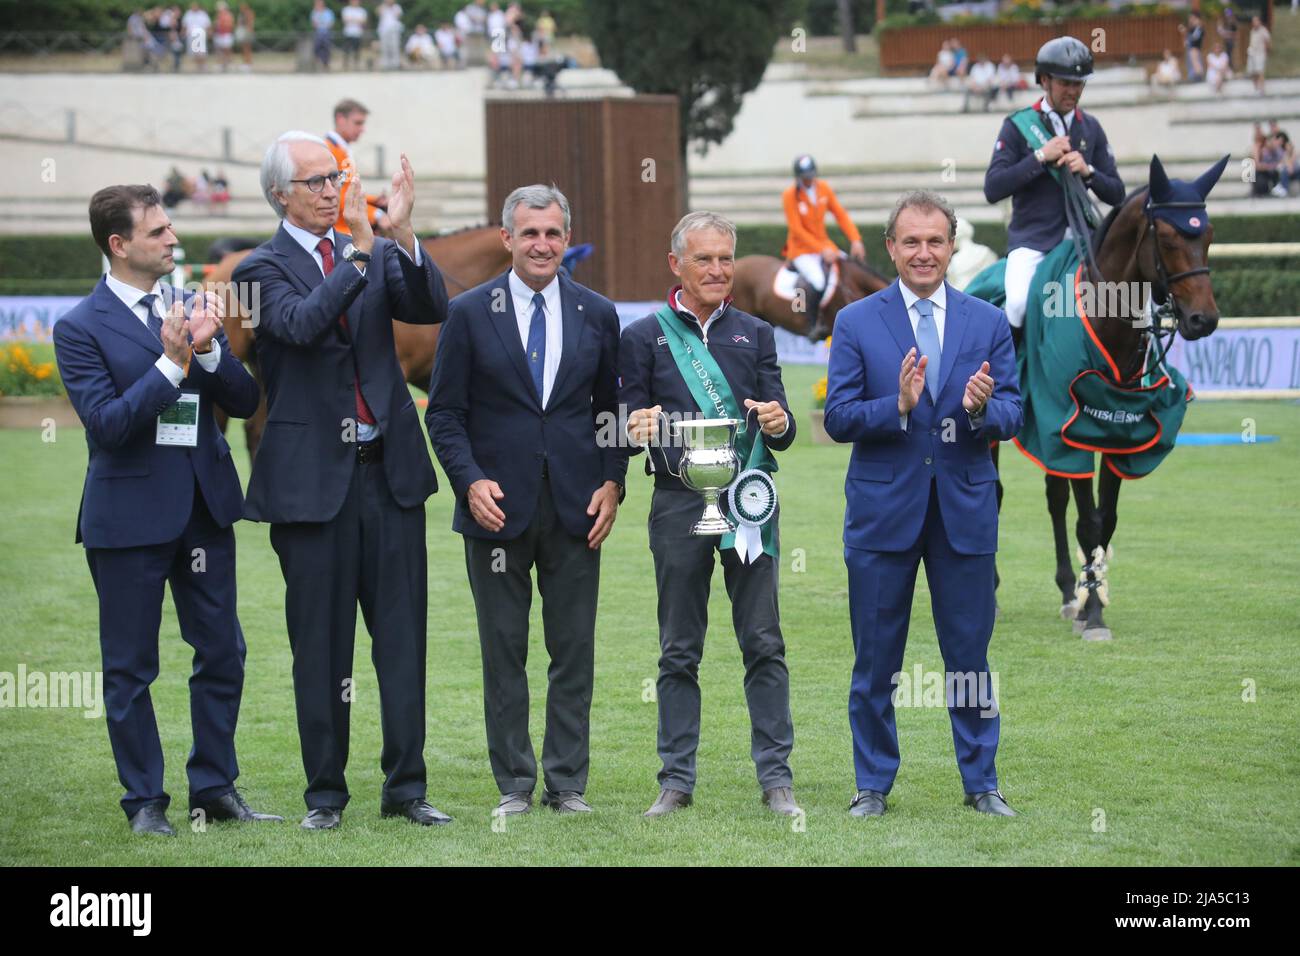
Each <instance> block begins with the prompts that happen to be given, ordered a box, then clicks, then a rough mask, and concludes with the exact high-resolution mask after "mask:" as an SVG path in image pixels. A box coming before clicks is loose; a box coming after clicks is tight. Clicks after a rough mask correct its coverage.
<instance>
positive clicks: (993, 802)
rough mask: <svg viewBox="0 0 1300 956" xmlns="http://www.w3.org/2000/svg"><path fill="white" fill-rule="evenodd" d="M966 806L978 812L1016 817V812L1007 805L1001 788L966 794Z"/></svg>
mask: <svg viewBox="0 0 1300 956" xmlns="http://www.w3.org/2000/svg"><path fill="white" fill-rule="evenodd" d="M966 806H968V807H974V808H975V809H976V810H978V811H979V812H980V813H988V814H992V815H993V816H995V817H1016V816H1019V815H1020V814H1018V813H1016V811H1015V810H1012V809H1011V808H1010V807H1009V806H1007V800H1006V798H1005V797H1004V796H1002V791H1001V790H985V791H984V792H983V793H968V794H966Z"/></svg>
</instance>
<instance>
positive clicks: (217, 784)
mask: <svg viewBox="0 0 1300 956" xmlns="http://www.w3.org/2000/svg"><path fill="white" fill-rule="evenodd" d="M90 228H91V232H92V234H93V235H94V238H95V242H96V244H98V246H99V248H100V249H101V250H102V251H103V253H104V255H105V256H106V257H107V258H108V261H109V271H108V273H107V274H106V275H105V276H104V278H103V279H101V280H100V282H99V284H98V285H96V286H95V290H94V291H93V292H92V293H91V294H90V295H89V296H88V297H87V298H85V299H83V300H82V301H81V302H80V303H79V304H78V305H77V306H76V307H75V308H74V309H72V311H70V312H68V314H67V315H65V316H63V318H61V319H60V320H59V321H58V322H57V323H55V325H54V354H55V357H56V359H57V360H58V363H59V373H60V375H61V376H62V377H63V384H64V386H65V387H66V388H67V391H68V397H69V398H70V399H71V400H72V404H73V407H74V408H75V409H76V410H77V415H78V417H80V419H81V421H82V424H83V425H85V428H86V445H87V447H88V449H89V452H90V462H89V466H88V468H87V471H86V481H85V487H84V489H83V491H82V497H81V509H80V513H79V514H78V516H77V538H76V539H77V541H78V542H80V543H82V544H84V545H85V548H86V561H87V563H88V564H89V565H90V575H91V578H92V579H93V580H94V582H95V590H96V592H97V593H98V595H99V641H100V649H101V651H102V653H103V657H104V697H105V705H106V706H105V713H106V715H107V719H108V738H109V742H110V743H111V744H112V747H113V757H114V760H115V761H116V762H117V773H118V779H120V780H121V781H122V786H123V787H125V788H126V794H125V796H123V798H122V809H123V810H124V811H126V815H127V819H128V820H129V821H130V824H131V829H132V830H133V831H135V832H136V833H149V834H157V835H163V836H175V833H174V831H173V830H172V828H171V826H170V825H169V824H168V822H167V814H166V811H167V806H168V804H169V803H170V801H171V798H170V797H169V796H168V795H167V793H166V791H165V790H164V789H163V755H162V746H161V744H160V742H159V740H158V725H157V722H156V721H155V720H154V713H153V702H152V700H151V698H150V696H149V685H150V684H152V683H153V680H154V678H155V677H157V676H158V629H159V625H160V623H161V621H162V598H163V585H164V583H170V584H171V589H172V599H173V601H174V602H175V604H176V616H177V617H178V618H179V619H180V629H181V637H182V638H183V639H184V640H185V642H186V643H187V644H189V645H190V646H191V647H193V648H194V671H193V674H192V676H191V677H190V718H191V724H192V727H193V732H194V746H193V748H192V749H191V751H190V758H189V761H188V763H187V764H186V770H187V773H188V776H189V789H190V811H191V813H192V814H196V815H197V814H201V815H202V818H203V819H204V820H205V821H207V820H242V821H251V820H279V819H281V818H280V817H274V816H270V815H267V814H260V813H256V812H254V811H253V810H251V809H250V808H249V806H248V804H247V803H246V802H245V801H244V798H243V797H242V796H241V795H240V794H239V792H238V791H237V790H235V779H236V778H237V777H238V776H239V766H238V763H237V761H236V759H235V724H236V722H237V721H238V718H239V701H240V694H241V692H242V690H243V685H244V635H243V632H242V631H241V630H240V627H239V618H238V616H237V614H236V610H235V534H234V531H233V530H232V528H231V526H232V525H233V524H234V523H235V522H236V521H238V520H239V518H240V514H241V511H242V508H243V495H242V494H241V493H240V488H239V476H238V475H237V474H236V473H235V466H234V463H233V462H232V461H231V460H230V446H229V445H227V444H226V440H225V438H224V437H223V436H222V435H221V433H220V432H219V431H218V430H217V427H216V422H215V419H214V418H213V414H212V413H213V407H214V406H215V405H220V406H221V407H222V408H223V409H224V410H225V411H226V413H227V414H228V415H230V416H232V417H237V418H247V417H248V416H249V415H251V414H253V412H254V411H256V410H257V404H258V399H259V393H258V387H257V383H256V382H255V381H254V380H253V378H252V376H251V375H249V374H248V372H247V370H245V368H244V366H243V365H242V364H241V363H240V362H239V360H238V359H236V358H235V357H234V355H233V353H231V351H230V349H229V347H228V345H227V344H226V339H225V336H224V335H223V334H222V331H221V312H222V310H221V301H220V299H219V298H218V297H217V296H215V295H212V294H211V293H208V294H207V295H206V296H205V297H203V298H201V299H199V298H191V299H188V300H187V299H185V298H184V297H183V295H182V293H181V290H179V289H176V288H173V287H172V286H171V285H163V284H162V283H161V282H160V281H159V280H160V279H162V278H163V277H164V276H166V275H168V274H170V273H171V272H172V270H173V269H174V268H175V262H174V260H173V257H172V250H173V248H174V247H175V246H176V242H177V239H176V233H175V232H174V231H173V230H172V224H171V222H170V220H169V219H168V218H167V213H166V212H164V210H163V207H162V199H161V197H160V196H159V195H158V192H157V190H155V189H154V188H153V187H152V186H109V187H107V188H106V189H101V190H100V191H99V192H97V193H95V195H94V196H93V197H92V198H91V200H90Z"/></svg>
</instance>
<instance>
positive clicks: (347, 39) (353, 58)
mask: <svg viewBox="0 0 1300 956" xmlns="http://www.w3.org/2000/svg"><path fill="white" fill-rule="evenodd" d="M339 18H340V19H341V20H342V21H343V69H345V70H346V69H348V64H349V63H351V64H352V66H351V68H352V69H354V70H359V69H361V38H362V36H364V35H365V32H366V20H368V19H369V18H370V14H369V13H368V12H367V11H366V8H365V7H363V6H362V5H361V0H348V5H347V6H346V7H344V8H343V10H342V12H341V13H340V14H339Z"/></svg>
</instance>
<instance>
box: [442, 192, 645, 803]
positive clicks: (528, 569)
mask: <svg viewBox="0 0 1300 956" xmlns="http://www.w3.org/2000/svg"><path fill="white" fill-rule="evenodd" d="M501 223H502V229H501V238H502V240H503V241H504V242H505V244H506V248H508V249H509V250H510V253H511V258H512V260H513V265H512V267H511V269H510V271H509V272H507V273H506V274H505V275H502V276H499V277H497V278H496V279H493V280H491V281H490V282H485V283H484V284H483V285H481V286H479V287H478V288H476V289H470V290H469V291H468V292H466V293H464V294H463V295H460V296H457V297H456V299H455V301H453V302H452V304H451V310H450V313H449V315H448V316H447V322H446V324H445V325H444V326H443V328H442V332H441V335H440V336H439V339H438V355H437V359H436V364H435V365H434V369H433V381H432V383H431V384H430V386H429V410H428V413H427V414H426V416H425V420H426V422H427V423H428V427H429V436H430V438H432V440H433V449H434V452H435V453H436V454H437V456H438V460H439V461H441V462H442V466H443V468H444V469H445V470H446V472H447V478H448V480H450V481H451V484H452V487H453V488H454V489H455V492H456V512H455V516H454V518H453V519H452V528H453V529H454V530H456V531H458V532H460V533H461V534H462V535H464V538H465V566H466V569H467V571H468V574H469V584H470V590H471V591H472V592H473V595H474V606H475V610H476V612H477V616H478V632H479V643H480V645H481V647H482V651H483V704H484V714H485V717H486V723H487V738H488V757H489V760H490V762H491V764H492V774H493V776H494V777H495V778H496V783H497V788H498V789H499V790H500V792H501V800H500V803H499V804H498V806H497V809H496V811H495V813H496V814H497V815H500V816H506V815H511V814H518V813H527V812H528V811H529V810H530V809H531V807H532V801H533V789H534V787H535V786H536V785H537V759H536V757H535V755H534V753H533V745H532V741H531V740H530V738H529V735H528V675H527V673H526V672H525V669H524V668H525V664H526V662H527V660H528V611H529V607H530V605H531V603H532V597H533V581H532V569H533V567H534V566H536V568H537V587H538V590H539V591H540V592H541V595H542V621H543V625H544V627H545V630H546V649H547V651H548V652H549V653H550V657H551V664H550V667H549V668H548V669H547V680H548V687H547V693H546V737H545V740H544V742H543V745H542V771H543V775H544V778H545V789H544V790H543V792H542V804H543V806H550V807H551V808H553V809H554V810H555V811H556V812H559V813H587V812H590V810H591V806H590V805H589V804H588V803H587V801H586V799H585V798H584V796H583V794H584V792H585V791H586V788H587V769H588V763H589V754H590V749H591V748H590V719H589V718H590V711H591V692H592V682H593V675H594V661H595V657H594V651H595V644H596V594H597V588H598V585H599V583H600V550H599V549H600V545H601V542H602V541H604V540H605V537H606V536H607V535H608V534H609V532H610V529H611V528H612V527H613V524H614V519H615V517H616V516H617V514H618V505H619V502H620V501H621V500H622V497H623V477H624V475H625V473H626V472H627V453H626V451H624V450H623V449H622V448H620V447H619V444H620V443H619V442H618V434H617V431H616V430H615V429H614V427H613V423H614V422H615V421H616V420H617V411H618V410H617V375H618V367H617V363H618V335H619V324H618V313H617V312H616V311H615V309H614V304H613V303H612V302H610V301H609V300H608V299H606V298H604V297H603V296H600V295H597V294H596V293H595V292H592V291H591V290H590V289H586V288H583V287H582V286H581V285H579V284H578V283H576V282H574V281H573V280H572V279H570V278H569V277H568V276H566V275H563V274H561V273H559V269H560V263H561V262H562V261H563V259H564V250H565V248H566V247H567V246H568V243H569V201H568V200H567V199H566V198H565V197H564V194H563V193H561V192H560V191H559V190H558V189H556V188H554V187H553V186H542V185H535V186H521V187H520V188H518V189H516V190H514V191H513V192H511V194H510V195H509V196H508V197H506V201H505V205H504V208H503V209H502V212H501ZM602 422H607V423H608V424H607V425H606V426H605V429H604V430H605V433H606V434H605V440H604V441H603V442H602V441H599V440H598V436H599V434H600V431H601V428H602Z"/></svg>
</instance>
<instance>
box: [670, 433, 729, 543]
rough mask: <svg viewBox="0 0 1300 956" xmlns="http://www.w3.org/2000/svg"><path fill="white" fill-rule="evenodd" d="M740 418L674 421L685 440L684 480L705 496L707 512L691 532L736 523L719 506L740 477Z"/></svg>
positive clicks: (702, 533) (709, 532)
mask: <svg viewBox="0 0 1300 956" xmlns="http://www.w3.org/2000/svg"><path fill="white" fill-rule="evenodd" d="M742 424H743V422H742V421H741V420H740V419H739V418H699V419H693V420H689V421H683V422H670V423H669V428H670V429H671V431H672V433H673V435H674V436H675V437H676V438H679V439H681V442H682V446H683V447H682V460H681V474H679V475H675V477H678V478H681V480H682V483H683V484H684V485H686V487H687V488H690V489H691V490H692V491H698V492H699V493H700V494H702V495H703V496H704V514H702V515H701V516H700V520H699V521H697V522H695V524H694V525H692V526H691V534H694V535H700V536H705V535H713V534H729V533H730V532H732V531H735V530H736V526H735V525H734V524H732V523H731V521H730V519H728V518H727V516H726V515H724V514H723V513H722V509H721V508H720V507H718V498H719V496H720V495H721V494H722V490H723V489H724V488H726V487H728V486H729V485H730V484H731V483H732V482H733V481H735V480H736V474H737V473H738V472H739V471H740V459H739V458H737V457H736V429H737V428H738V427H739V426H740V425H742Z"/></svg>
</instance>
